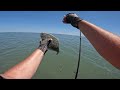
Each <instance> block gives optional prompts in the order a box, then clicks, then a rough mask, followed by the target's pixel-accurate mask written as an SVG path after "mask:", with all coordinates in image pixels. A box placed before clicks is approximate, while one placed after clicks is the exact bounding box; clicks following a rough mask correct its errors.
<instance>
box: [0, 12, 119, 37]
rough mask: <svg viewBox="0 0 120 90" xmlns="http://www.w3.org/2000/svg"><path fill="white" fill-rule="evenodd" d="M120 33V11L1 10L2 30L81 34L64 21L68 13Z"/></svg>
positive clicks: (0, 21)
mask: <svg viewBox="0 0 120 90" xmlns="http://www.w3.org/2000/svg"><path fill="white" fill-rule="evenodd" d="M70 12H73V13H76V14H77V15H79V16H80V17H81V18H82V19H85V20H87V21H89V22H91V23H93V24H96V25H98V26H100V27H102V28H104V29H106V30H108V31H110V32H113V33H116V34H119V35H120V11H0V32H47V33H59V34H71V35H79V30H77V29H76V28H74V27H72V26H71V25H66V24H63V23H62V19H63V16H64V15H65V14H67V13H70Z"/></svg>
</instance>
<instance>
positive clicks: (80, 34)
mask: <svg viewBox="0 0 120 90" xmlns="http://www.w3.org/2000/svg"><path fill="white" fill-rule="evenodd" d="M80 57H81V31H80V45H79V57H78V64H77V71H76V74H75V79H77V76H78V71H79V66H80Z"/></svg>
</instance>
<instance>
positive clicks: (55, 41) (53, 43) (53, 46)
mask: <svg viewBox="0 0 120 90" xmlns="http://www.w3.org/2000/svg"><path fill="white" fill-rule="evenodd" d="M40 36H41V39H42V40H45V39H52V41H51V43H50V44H49V46H48V49H51V50H53V51H56V52H57V54H58V53H59V40H58V39H57V38H56V37H55V36H53V35H52V34H48V33H40Z"/></svg>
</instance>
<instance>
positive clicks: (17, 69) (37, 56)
mask: <svg viewBox="0 0 120 90" xmlns="http://www.w3.org/2000/svg"><path fill="white" fill-rule="evenodd" d="M43 55H44V53H43V52H42V51H41V50H40V49H36V50H35V51H34V52H33V53H32V54H31V55H30V56H29V57H27V58H26V59H25V60H23V61H22V62H20V63H19V64H17V65H15V66H14V67H12V68H11V69H9V70H8V71H6V72H5V73H4V74H3V76H5V77H6V78H7V77H8V78H13V79H30V78H32V76H33V75H34V73H35V72H36V70H37V68H38V66H39V64H40V62H41V61H42V58H43Z"/></svg>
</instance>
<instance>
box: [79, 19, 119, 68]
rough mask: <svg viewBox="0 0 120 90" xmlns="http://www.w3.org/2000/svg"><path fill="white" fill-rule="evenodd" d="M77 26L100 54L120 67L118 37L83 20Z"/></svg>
mask: <svg viewBox="0 0 120 90" xmlns="http://www.w3.org/2000/svg"><path fill="white" fill-rule="evenodd" d="M78 27H79V29H80V30H81V32H82V33H83V34H84V35H85V36H86V38H87V39H88V40H89V41H90V42H91V44H92V45H93V46H94V48H95V49H96V50H97V51H98V53H99V54H100V55H101V56H103V57H104V58H105V59H106V60H107V61H109V62H110V63H111V64H112V65H114V66H115V67H117V68H120V56H119V55H120V37H118V36H116V35H114V34H112V33H110V32H108V31H106V30H104V29H102V28H100V27H97V26H96V25H93V24H91V23H89V22H87V21H85V20H83V21H81V22H79V24H78Z"/></svg>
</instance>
